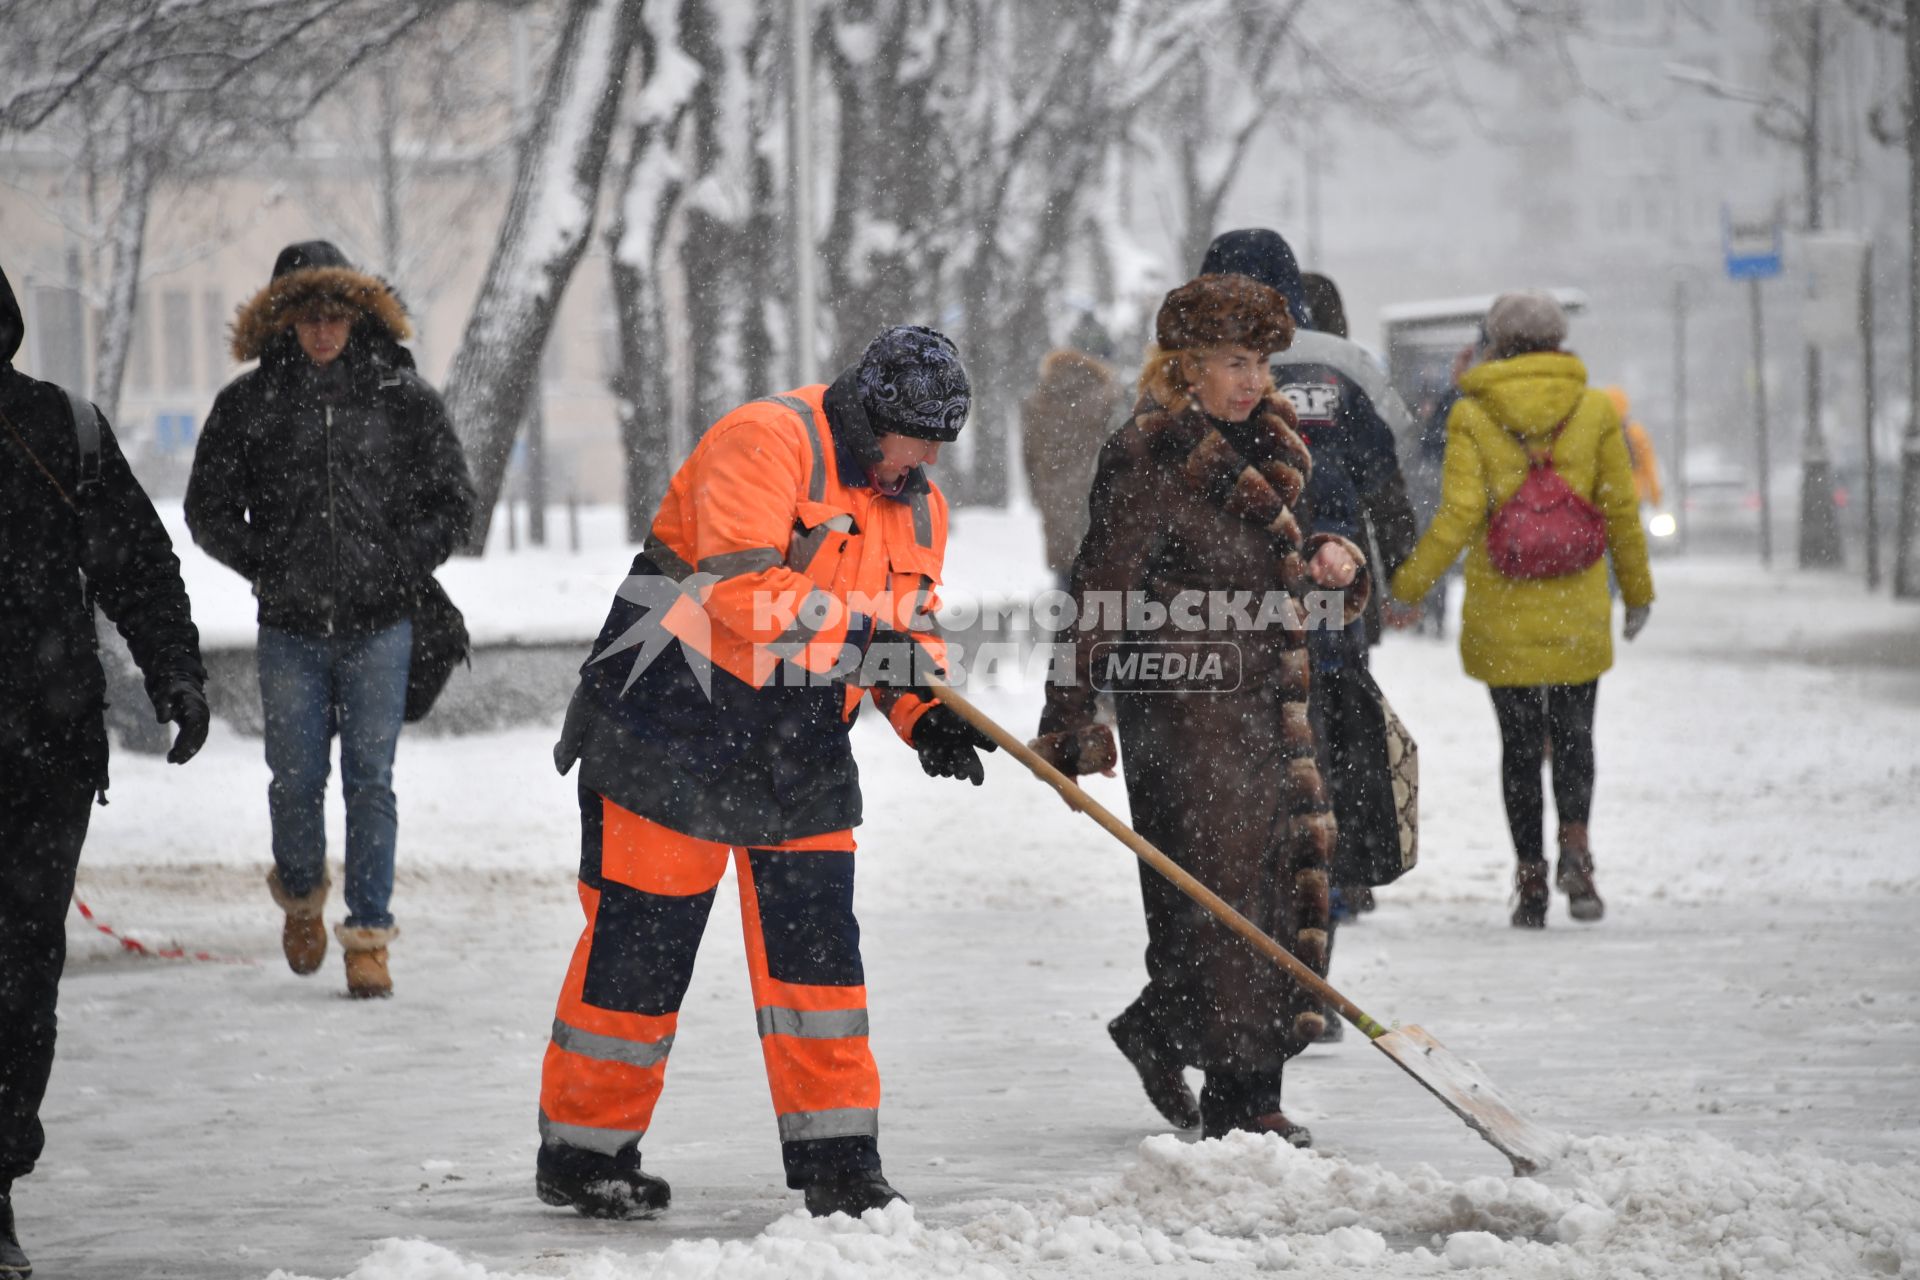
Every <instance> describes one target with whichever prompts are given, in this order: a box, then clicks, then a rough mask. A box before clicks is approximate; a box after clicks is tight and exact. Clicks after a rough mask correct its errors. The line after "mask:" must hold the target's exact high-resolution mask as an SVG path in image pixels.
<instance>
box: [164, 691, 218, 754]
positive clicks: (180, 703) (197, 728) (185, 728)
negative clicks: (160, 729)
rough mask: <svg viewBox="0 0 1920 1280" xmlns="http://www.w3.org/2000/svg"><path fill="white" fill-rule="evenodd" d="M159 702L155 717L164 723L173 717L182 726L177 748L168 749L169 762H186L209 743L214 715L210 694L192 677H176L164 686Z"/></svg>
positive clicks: (177, 739) (175, 736)
mask: <svg viewBox="0 0 1920 1280" xmlns="http://www.w3.org/2000/svg"><path fill="white" fill-rule="evenodd" d="M158 706H159V710H158V712H156V713H155V715H154V719H155V720H157V721H159V722H160V723H161V724H166V723H167V722H168V721H172V722H173V723H175V724H177V725H179V726H180V732H178V733H176V734H174V735H173V750H171V751H169V752H167V762H168V763H169V764H185V763H186V762H187V761H189V760H191V759H193V757H194V756H195V755H196V754H198V752H199V750H200V748H201V747H203V746H205V745H206V741H207V722H208V720H209V719H210V716H211V713H210V712H209V711H208V709H207V695H206V694H204V693H202V692H201V691H200V686H199V685H198V684H195V683H194V682H193V681H191V680H185V679H174V680H170V681H168V682H167V684H166V687H165V688H163V689H161V691H160V699H159V703H158Z"/></svg>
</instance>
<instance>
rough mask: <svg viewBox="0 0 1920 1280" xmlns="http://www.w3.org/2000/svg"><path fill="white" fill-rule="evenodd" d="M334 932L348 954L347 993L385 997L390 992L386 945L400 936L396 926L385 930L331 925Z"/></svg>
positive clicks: (391, 988)
mask: <svg viewBox="0 0 1920 1280" xmlns="http://www.w3.org/2000/svg"><path fill="white" fill-rule="evenodd" d="M333 934H334V936H335V937H336V938H338V939H340V946H341V948H342V949H344V950H345V951H346V953H347V994H348V995H350V996H352V997H353V998H354V999H355V1000H370V999H373V998H375V997H380V998H382V999H384V998H385V997H387V996H390V995H392V994H393V977H392V975H390V974H389V973H388V972H387V944H388V943H389V942H392V941H393V940H394V939H395V938H397V937H399V936H400V929H399V926H397V925H395V926H392V927H390V928H386V929H349V928H347V926H346V925H344V924H337V925H335V926H333Z"/></svg>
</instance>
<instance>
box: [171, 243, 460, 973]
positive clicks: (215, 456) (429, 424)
mask: <svg viewBox="0 0 1920 1280" xmlns="http://www.w3.org/2000/svg"><path fill="white" fill-rule="evenodd" d="M412 335H413V330H412V327H411V326H410V325H409V324H408V321H407V313H406V309H405V307H403V306H402V305H401V303H400V300H399V298H397V297H396V296H395V295H394V293H393V291H392V290H391V289H390V288H388V287H387V285H386V283H385V282H384V281H381V280H378V279H376V278H374V277H373V276H370V275H366V274H364V273H363V272H360V271H357V270H355V269H354V268H353V267H352V266H351V265H350V264H349V263H348V262H347V260H346V258H345V256H344V255H342V254H341V252H340V251H339V250H338V249H336V248H335V247H334V246H333V245H331V244H328V243H327V242H326V241H323V240H316V241H311V242H308V243H305V244H295V245H289V246H288V247H287V248H286V249H284V250H282V251H281V254H280V257H279V259H278V260H277V261H276V262H275V263H274V266H273V278H272V280H271V281H270V282H269V283H268V285H267V287H266V288H264V289H262V290H261V291H260V292H259V293H258V294H257V295H255V297H254V298H253V299H252V300H251V301H249V302H248V303H247V304H246V305H245V306H243V307H241V308H240V312H239V315H238V316H237V317H236V319H235V321H234V326H233V355H234V358H235V359H236V360H240V361H247V360H258V361H259V362H260V365H259V367H258V368H257V369H253V370H251V371H249V372H247V373H244V374H242V375H240V377H239V378H237V379H235V380H234V381H233V382H232V383H231V384H230V385H229V386H228V387H227V388H226V389H225V390H223V391H222V392H221V393H220V395H219V398H218V399H216V400H215V401H214V404H213V411H212V413H211V414H210V415H209V416H208V418H207V423H206V428H205V430H204V431H202V433H201V436H200V446H199V449H198V451H197V452H196V453H195V455H194V459H193V476H192V479H191V480H190V482H189V483H188V485H187V502H186V514H187V527H188V528H189V529H191V530H192V531H193V540H194V541H195V542H197V543H199V544H200V545H201V546H202V547H204V548H205V549H206V550H207V552H208V554H210V555H212V556H213V557H214V558H215V559H216V560H219V561H220V562H221V563H222V564H225V565H226V566H228V567H229V568H231V569H233V570H234V571H235V572H236V573H239V574H240V575H242V576H243V577H245V578H246V579H247V581H249V582H251V583H252V584H253V593H254V595H255V596H256V597H258V598H259V601H260V607H259V620H260V641H259V649H258V660H259V666H260V696H261V702H262V704H263V707H264V710H265V713H266V714H265V727H266V750H267V767H268V769H269V770H271V771H272V774H273V780H272V782H271V783H270V784H269V785H268V787H267V805H268V810H269V815H270V817H271V819H272V826H273V863H274V869H273V871H272V872H271V873H270V874H269V875H268V877H267V884H268V888H269V889H270V890H271V892H272V894H273V898H274V901H275V902H276V903H278V904H279V905H280V907H281V909H282V910H283V911H284V912H285V913H286V923H285V928H284V930H283V932H282V934H281V942H282V946H283V949H284V950H285V953H286V957H287V963H288V965H289V966H291V967H292V969H293V971H294V972H295V973H301V974H307V973H312V972H314V971H315V970H316V969H318V968H319V967H320V962H321V961H322V960H324V959H325V958H326V951H327V934H326V926H325V924H324V922H323V920H322V914H323V912H324V910H325V907H326V901H327V890H328V888H329V882H328V879H327V872H326V857H327V846H326V840H327V837H326V821H325V815H326V794H327V774H328V771H329V767H330V761H329V758H328V756H329V744H330V742H331V740H332V737H333V734H334V732H335V731H336V730H337V731H338V732H339V734H340V772H341V776H342V780H343V784H344V788H345V792H346V800H347V850H346V869H347V875H346V901H347V918H346V920H345V922H344V923H342V924H341V925H339V926H338V927H337V928H336V931H335V932H336V934H337V936H338V937H339V939H340V944H341V946H342V948H343V949H344V950H345V951H346V969H347V991H348V994H349V995H353V996H360V997H365V996H387V995H391V994H392V993H393V982H392V978H391V977H390V976H389V974H388V971H387V944H388V943H389V942H390V941H391V940H392V939H393V937H394V935H395V934H396V933H397V932H398V930H397V929H396V928H395V926H394V919H393V915H392V912H391V911H390V910H389V902H390V899H391V897H392V894H393V858H394V844H395V840H396V838H397V834H398V822H397V816H396V810H395V804H394V797H393V757H394V750H395V748H396V746H397V745H398V743H399V739H400V725H401V722H402V718H403V715H404V712H405V709H406V691H407V670H408V664H409V658H410V653H411V645H412V635H413V624H412V615H413V611H414V607H415V601H416V599H417V597H418V593H419V591H420V589H421V587H422V585H423V584H424V583H425V582H426V581H427V579H428V578H429V577H430V576H431V575H432V573H433V570H434V568H435V566H437V565H438V564H439V563H440V562H441V561H442V560H445V559H446V558H447V556H448V555H450V554H451V553H452V551H453V548H454V546H455V545H456V544H458V542H459V541H460V540H461V538H463V537H464V536H465V535H466V531H467V526H468V523H469V519H470V516H471V512H472V507H473V489H472V486H471V485H470V484H469V482H468V479H467V467H466V462H465V460H464V459H463V458H462V456H461V453H460V444H459V441H458V440H456V439H455V438H454V434H453V428H452V426H451V425H450V424H449V423H448V421H447V415H446V410H445V408H444V407H443V406H442V404H441V402H440V397H439V396H438V395H436V394H435V393H434V391H433V389H432V388H431V387H429V386H428V385H427V384H426V383H425V382H424V381H423V380H422V379H421V378H420V377H419V376H418V375H417V374H416V373H415V372H414V367H413V357H412V355H411V354H410V353H409V352H408V351H407V350H406V348H404V347H402V346H401V345H400V344H401V342H402V341H404V340H405V339H407V338H409V337H411V336H412Z"/></svg>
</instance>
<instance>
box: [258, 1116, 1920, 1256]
mask: <svg viewBox="0 0 1920 1280" xmlns="http://www.w3.org/2000/svg"><path fill="white" fill-rule="evenodd" d="M1551 1177H1552V1179H1553V1181H1552V1183H1548V1182H1543V1181H1540V1180H1536V1179H1533V1178H1495V1177H1480V1178H1472V1179H1469V1180H1467V1181H1465V1182H1452V1181H1449V1180H1447V1179H1446V1178H1444V1177H1442V1176H1441V1175H1440V1174H1439V1173H1438V1172H1437V1171H1435V1170H1434V1169H1432V1168H1431V1167H1429V1166H1425V1165H1421V1166H1416V1167H1415V1168H1413V1169H1412V1170H1411V1171H1409V1172H1406V1173H1396V1172H1392V1171H1390V1170H1386V1169H1383V1168H1381V1167H1379V1166H1378V1165H1359V1164H1352V1163H1349V1162H1347V1161H1344V1160H1341V1159H1338V1158H1336V1157H1331V1156H1325V1155H1319V1154H1315V1153H1313V1152H1304V1151H1296V1150H1295V1149H1294V1148H1292V1147H1289V1146H1287V1145H1286V1144H1285V1143H1283V1142H1281V1141H1280V1140H1279V1139H1278V1138H1275V1137H1273V1136H1271V1135H1260V1136H1255V1135H1251V1134H1234V1135H1232V1136H1230V1137H1228V1138H1226V1139H1224V1140H1222V1141H1218V1142H1201V1143H1186V1142H1182V1141H1180V1140H1179V1139H1177V1138H1174V1137H1171V1136H1163V1137H1156V1138H1150V1139H1148V1140H1147V1141H1145V1142H1143V1143H1142V1144H1141V1145H1140V1150H1139V1159H1138V1160H1137V1161H1135V1162H1134V1163H1133V1164H1131V1165H1129V1166H1128V1167H1127V1169H1126V1170H1125V1171H1124V1172H1123V1173H1121V1174H1119V1175H1118V1176H1116V1177H1114V1178H1112V1179H1108V1180H1105V1181H1102V1182H1100V1183H1097V1184H1095V1185H1094V1186H1092V1187H1089V1188H1087V1189H1086V1190H1084V1191H1078V1192H1073V1193H1069V1194H1066V1195H1062V1196H1060V1197H1058V1198H1057V1199H1053V1200H1047V1201H1043V1202H1041V1203H1039V1204H1037V1205H1033V1206H1025V1205H1018V1204H1011V1203H1007V1202H1004V1201H997V1202H982V1203H977V1204H972V1205H964V1206H959V1207H958V1209H959V1213H960V1214H961V1215H964V1214H965V1213H967V1212H968V1211H969V1210H972V1211H974V1213H975V1216H973V1217H971V1218H964V1217H963V1220H962V1221H960V1222H958V1223H956V1224H953V1225H936V1224H931V1223H928V1222H924V1221H922V1220H921V1219H920V1218H919V1217H917V1216H916V1214H915V1212H914V1211H913V1210H912V1209H910V1208H908V1207H906V1206H905V1205H894V1206H893V1207H891V1208H890V1209H888V1210H886V1211H884V1212H880V1211H876V1212H872V1213H869V1214H867V1215H866V1217H865V1218H864V1220H862V1221H860V1222H851V1221H849V1220H847V1219H845V1218H834V1219H831V1220H827V1221H816V1220H813V1219H809V1218H807V1217H805V1216H804V1215H802V1214H799V1213H795V1214H791V1215H789V1216H787V1217H784V1218H781V1219H780V1220H778V1221H777V1222H775V1223H773V1224H772V1225H771V1226H769V1227H768V1228H767V1229H766V1230H765V1231H764V1232H762V1233H761V1234H760V1235H759V1236H758V1237H756V1238H754V1239H752V1240H746V1241H733V1242H728V1243H721V1242H718V1241H714V1240H703V1241H683V1242H679V1243H676V1244H674V1245H672V1246H671V1247H669V1248H667V1249H665V1250H664V1251H661V1252H658V1253H651V1254H645V1255H635V1256H623V1255H620V1254H617V1253H609V1252H595V1253H592V1254H582V1255H580V1256H577V1257H573V1258H566V1259H555V1258H553V1257H551V1256H549V1257H547V1258H543V1259H542V1261H541V1269H540V1272H539V1274H540V1275H541V1276H543V1277H549V1278H551V1277H556V1276H558V1277H572V1278H573V1280H588V1278H589V1277H591V1278H592V1280H627V1278H629V1277H632V1278H634V1280H639V1278H640V1277H645V1278H647V1280H693V1278H694V1277H701V1278H702V1280H760V1278H762V1277H767V1278H771V1277H791V1278H794V1280H879V1278H880V1277H891V1276H946V1277H964V1278H968V1280H972V1278H975V1277H979V1278H986V1277H1003V1276H1029V1275H1048V1274H1052V1275H1062V1276H1074V1275H1086V1276H1094V1275H1100V1276H1110V1275H1127V1274H1148V1273H1152V1272H1155V1271H1159V1270H1161V1269H1162V1268H1167V1267H1174V1268H1181V1267H1185V1266H1188V1265H1189V1264H1193V1263H1215V1264H1219V1263H1224V1264H1229V1265H1237V1266H1241V1267H1250V1268H1255V1269H1260V1270H1292V1269H1298V1270H1301V1271H1305V1272H1309V1273H1313V1274H1328V1273H1335V1274H1337V1273H1339V1272H1341V1271H1344V1270H1350V1271H1352V1272H1355V1273H1363V1274H1366V1275H1372V1276H1421V1275H1439V1274H1445V1273H1449V1272H1451V1271H1454V1270H1468V1269H1471V1270H1474V1271H1475V1272H1476V1273H1477V1274H1480V1275H1483V1276H1511V1277H1528V1278H1532V1277H1539V1276H1556V1277H1570V1278H1572V1277H1589V1276H1592V1277H1600V1276H1619V1275H1635V1276H1648V1277H1692V1276H1712V1277H1719V1276H1735V1275H1737V1276H1761V1275H1778V1276H1791V1277H1794V1280H1818V1278H1820V1277H1842V1276H1845V1277H1856V1276H1871V1275H1888V1276H1892V1275H1908V1274H1913V1273H1914V1272H1915V1271H1916V1270H1920V1171H1916V1170H1914V1169H1911V1168H1885V1167H1878V1166H1866V1165H1853V1164H1846V1163H1843V1162H1841V1161H1837V1160H1832V1159H1827V1158H1825V1157H1820V1156H1814V1155H1809V1154H1804V1153H1797V1152H1782V1153H1779V1154H1774V1155H1754V1154H1751V1153H1748V1152H1744V1151H1740V1150H1738V1149H1736V1148H1734V1147H1731V1146H1728V1145H1727V1144H1726V1143H1724V1142H1721V1141H1719V1140H1718V1139H1715V1138H1711V1137H1707V1136H1705V1135H1699V1134H1686V1135H1677V1136H1643V1137H1638V1138H1632V1139H1628V1138H1591V1139H1584V1140H1577V1141H1575V1142H1574V1143H1573V1145H1572V1147H1571V1149H1570V1150H1569V1152H1568V1154H1567V1156H1566V1158H1565V1160H1564V1161H1563V1162H1562V1163H1561V1164H1560V1165H1559V1166H1558V1167H1557V1168H1556V1169H1555V1171H1554V1172H1553V1174H1552V1175H1551ZM941 1216H942V1217H946V1216H949V1215H948V1214H947V1213H943V1214H942V1215H941ZM515 1275H516V1273H511V1272H501V1271H492V1270H488V1269H487V1268H486V1267H484V1266H482V1265H480V1264H478V1263H475V1262H472V1261H469V1260H466V1259H462V1258H460V1257H458V1256H457V1255H455V1254H453V1253H451V1252H449V1251H447V1250H445V1249H441V1248H439V1247H438V1246H435V1245H431V1244H427V1243H425V1242H422V1241H402V1240H389V1241H386V1242H384V1243H383V1244H382V1245H381V1247H380V1248H379V1249H378V1250H376V1251H375V1252H374V1253H373V1254H371V1255H369V1256H368V1257H367V1258H366V1259H365V1260H364V1261H363V1262H362V1263H361V1264H360V1266H358V1267H357V1268H355V1269H354V1271H353V1272H352V1273H351V1274H350V1276H349V1277H347V1278H346V1280H510V1277H514V1276H515ZM270 1280H297V1278H296V1277H293V1276H290V1275H289V1274H288V1273H285V1272H275V1273H274V1275H273V1277H270Z"/></svg>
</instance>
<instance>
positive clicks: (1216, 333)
mask: <svg viewBox="0 0 1920 1280" xmlns="http://www.w3.org/2000/svg"><path fill="white" fill-rule="evenodd" d="M1153 327H1154V341H1155V342H1156V343H1157V344H1159V347H1160V349H1161V350H1162V351H1192V350H1194V349H1196V348H1199V347H1245V348H1246V349H1247V350H1249V351H1258V352H1261V353H1262V354H1264V353H1266V352H1270V351H1284V350H1285V349H1286V348H1287V346H1288V345H1289V344H1290V343H1292V341H1293V316H1292V315H1290V314H1289V313H1288V311H1287V300H1286V299H1285V298H1284V297H1282V296H1281V295H1280V292H1279V291H1278V290H1276V289H1270V288H1268V287H1267V286H1266V285H1264V284H1261V283H1260V282H1259V281H1258V280H1254V279H1252V278H1250V277H1248V276H1242V275H1215V276H1200V277H1198V278H1196V279H1193V280H1189V281H1187V282H1186V283H1185V284H1183V285H1181V286H1180V287H1179V288H1178V289H1175V290H1174V291H1173V292H1172V293H1169V294H1168V295H1167V299H1166V301H1165V302H1162V303H1161V304H1160V314H1159V316H1158V317H1157V318H1156V319H1155V320H1154V326H1153Z"/></svg>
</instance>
